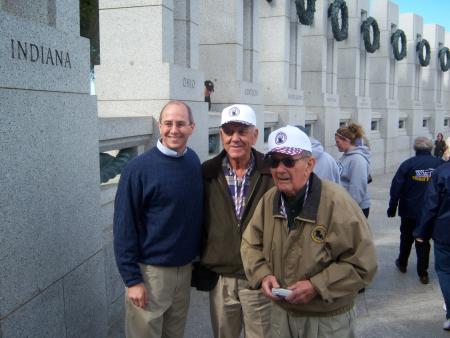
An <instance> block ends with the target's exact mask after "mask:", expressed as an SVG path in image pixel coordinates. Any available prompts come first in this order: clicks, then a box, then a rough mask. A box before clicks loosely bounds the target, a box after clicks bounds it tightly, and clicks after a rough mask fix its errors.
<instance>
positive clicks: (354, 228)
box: [241, 174, 377, 316]
mask: <svg viewBox="0 0 450 338" xmlns="http://www.w3.org/2000/svg"><path fill="white" fill-rule="evenodd" d="M280 195H281V194H280V192H279V191H278V190H277V189H276V188H273V189H271V190H269V191H268V192H267V193H266V194H265V195H264V197H263V198H262V199H261V201H260V202H259V204H258V206H257V208H256V210H255V212H254V214H253V217H252V219H251V220H250V223H249V224H248V226H247V229H246V231H245V233H244V236H243V239H242V247H241V253H242V258H243V262H244V267H245V273H246V274H247V277H248V280H249V282H250V285H251V286H252V287H253V288H259V287H260V286H261V282H262V279H263V278H264V277H265V276H267V275H274V276H275V277H276V278H277V280H278V282H279V283H280V285H281V287H283V288H287V287H289V286H291V285H293V284H294V283H296V282H297V281H299V280H310V281H311V283H312V285H313V287H314V289H315V290H316V291H317V293H318V295H317V296H316V297H315V298H314V299H312V300H311V301H310V302H309V303H308V304H291V303H288V302H285V301H280V302H276V304H277V305H279V306H281V307H283V308H284V309H285V310H286V311H290V312H291V313H293V314H294V315H298V316H333V315H337V314H340V313H344V312H346V311H348V310H350V309H351V307H352V306H353V304H354V300H355V297H356V295H357V293H358V290H360V289H361V288H364V287H366V286H367V285H368V284H369V283H370V282H371V281H372V279H373V277H374V275H375V272H376V270H377V259H376V256H375V247H374V244H373V241H372V235H371V233H370V229H369V224H368V223H367V220H366V218H365V217H364V215H363V213H362V211H361V209H360V208H359V206H358V205H357V204H356V202H355V201H354V200H353V199H352V198H351V197H350V195H349V194H348V193H347V192H346V191H345V190H344V189H343V188H342V187H340V186H338V185H337V184H334V183H331V182H328V181H322V180H320V179H319V178H318V177H317V176H316V175H315V174H312V179H311V181H310V189H309V192H308V195H307V199H306V202H305V204H304V206H303V208H302V210H301V211H300V214H299V215H298V216H297V217H296V218H295V224H294V226H293V227H292V228H291V230H289V229H288V220H287V219H286V217H284V216H283V215H282V214H281V212H280Z"/></svg>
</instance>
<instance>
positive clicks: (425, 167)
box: [387, 137, 443, 284]
mask: <svg viewBox="0 0 450 338" xmlns="http://www.w3.org/2000/svg"><path fill="white" fill-rule="evenodd" d="M432 148H433V143H432V142H431V140H430V139H429V138H426V137H417V138H416V139H415V140H414V150H415V151H416V156H413V157H411V158H409V159H407V160H406V161H404V162H403V163H402V164H401V165H400V167H399V168H398V170H397V172H396V174H395V176H394V178H393V179H392V184H391V199H390V201H389V208H388V210H387V215H388V217H395V213H396V211H397V205H398V206H399V208H398V214H399V216H400V218H401V223H400V253H399V256H398V258H397V260H396V261H395V265H396V266H397V268H398V269H399V270H400V271H401V272H403V273H405V272H406V267H407V265H408V258H409V254H410V252H411V247H412V244H413V243H414V237H413V231H414V228H415V226H416V221H417V219H418V218H419V216H420V210H421V207H422V200H423V195H424V193H425V190H426V188H427V185H428V181H429V180H430V179H431V174H432V172H433V170H434V169H435V168H437V167H438V166H439V165H441V164H442V163H443V161H442V160H441V159H438V158H437V157H434V156H432V155H431V149H432ZM415 245H416V253H417V274H418V275H419V279H420V281H421V282H422V283H423V284H428V282H429V280H428V272H427V270H428V261H429V256H430V242H429V241H428V240H427V241H423V242H419V241H416V242H415Z"/></svg>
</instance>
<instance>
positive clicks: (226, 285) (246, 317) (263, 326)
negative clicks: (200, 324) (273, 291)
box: [209, 276, 271, 338]
mask: <svg viewBox="0 0 450 338" xmlns="http://www.w3.org/2000/svg"><path fill="white" fill-rule="evenodd" d="M209 301H210V311H211V324H212V327H213V332H214V337H215V338H239V337H240V333H241V330H242V327H244V333H245V338H270V337H271V332H270V310H271V305H270V300H269V299H267V298H266V297H264V295H263V294H262V293H261V291H260V290H250V289H248V282H247V281H246V280H242V279H238V278H232V277H224V276H219V280H218V282H217V285H216V287H215V288H214V289H213V290H212V291H210V294H209Z"/></svg>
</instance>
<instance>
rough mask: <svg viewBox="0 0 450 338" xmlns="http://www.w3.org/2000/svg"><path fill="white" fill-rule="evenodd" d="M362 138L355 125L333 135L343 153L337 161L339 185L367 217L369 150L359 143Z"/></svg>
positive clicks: (361, 130)
mask: <svg viewBox="0 0 450 338" xmlns="http://www.w3.org/2000/svg"><path fill="white" fill-rule="evenodd" d="M363 138H364V130H363V128H362V126H360V125H359V124H356V123H350V124H349V125H348V126H343V127H340V128H339V129H338V130H337V131H336V134H335V140H336V147H337V148H338V150H339V151H340V152H343V154H342V157H341V158H340V159H339V160H338V161H337V164H338V167H339V172H340V176H341V184H342V186H343V187H344V188H345V189H346V190H347V191H348V193H349V194H350V196H352V197H353V199H354V200H355V201H356V202H357V203H358V205H359V207H360V208H361V209H362V211H363V213H364V215H365V216H366V217H369V209H370V196H369V193H368V191H367V184H368V178H369V173H370V171H369V166H370V150H369V148H368V147H367V146H365V145H362V144H361V143H359V140H361V139H363ZM358 144H360V145H358Z"/></svg>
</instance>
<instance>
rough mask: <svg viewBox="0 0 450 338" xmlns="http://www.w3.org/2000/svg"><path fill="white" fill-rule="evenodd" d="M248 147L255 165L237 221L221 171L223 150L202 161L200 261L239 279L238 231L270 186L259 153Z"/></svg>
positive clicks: (216, 270) (266, 171)
mask: <svg viewBox="0 0 450 338" xmlns="http://www.w3.org/2000/svg"><path fill="white" fill-rule="evenodd" d="M252 151H253V156H254V157H255V168H254V170H253V172H252V174H251V176H250V189H249V193H248V196H247V199H246V203H245V210H244V212H243V215H242V219H241V224H239V222H238V219H237V218H236V214H235V211H234V203H233V200H232V198H231V196H230V193H229V191H228V185H227V182H226V180H225V176H224V174H223V171H222V160H223V158H224V157H225V156H226V153H225V151H222V153H220V154H219V155H218V156H216V157H214V158H212V159H211V160H208V161H206V162H205V163H203V165H202V168H203V182H204V199H205V200H204V207H203V209H204V220H203V223H204V229H203V231H204V237H203V250H202V257H201V263H202V265H204V266H206V267H207V268H209V269H211V270H213V271H215V272H217V273H219V274H223V275H226V276H234V277H238V278H243V279H245V278H246V277H245V273H244V267H243V266H242V259H241V253H240V248H241V240H242V233H243V231H244V230H245V228H246V227H247V223H248V222H249V220H250V218H251V216H252V215H253V211H254V210H255V208H256V205H257V204H258V202H259V200H260V199H261V197H262V196H263V195H264V193H265V192H266V191H267V190H269V189H270V188H271V187H273V181H272V176H271V175H270V170H269V169H268V168H267V167H266V166H265V165H264V156H263V154H261V153H259V152H257V151H256V150H252Z"/></svg>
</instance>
